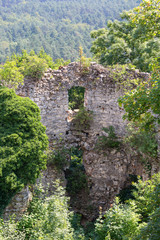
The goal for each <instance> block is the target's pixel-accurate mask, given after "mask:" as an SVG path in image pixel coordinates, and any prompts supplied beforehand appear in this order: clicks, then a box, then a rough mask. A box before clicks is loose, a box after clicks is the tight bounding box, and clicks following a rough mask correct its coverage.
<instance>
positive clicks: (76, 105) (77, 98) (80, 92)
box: [68, 86, 85, 110]
mask: <svg viewBox="0 0 160 240" xmlns="http://www.w3.org/2000/svg"><path fill="white" fill-rule="evenodd" d="M84 92H85V88H84V87H79V86H78V87H72V88H71V89H69V90H68V96H69V104H68V108H69V109H70V110H75V109H80V108H82V107H83V106H84Z"/></svg>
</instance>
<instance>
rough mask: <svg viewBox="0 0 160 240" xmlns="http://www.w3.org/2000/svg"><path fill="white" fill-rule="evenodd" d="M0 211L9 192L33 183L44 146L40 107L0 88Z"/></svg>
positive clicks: (40, 166) (42, 165)
mask: <svg viewBox="0 0 160 240" xmlns="http://www.w3.org/2000/svg"><path fill="white" fill-rule="evenodd" d="M0 113H1V114H0V211H2V209H3V208H4V207H5V206H6V205H7V204H8V201H9V200H10V199H11V198H12V196H13V195H14V194H15V193H17V192H18V191H20V190H21V189H22V188H23V187H24V186H25V185H27V184H28V183H34V182H35V181H36V179H37V178H38V176H39V174H40V171H41V170H42V169H44V168H45V165H46V156H45V154H44V151H45V150H46V148H47V146H48V138H47V136H46V134H45V127H44V126H43V125H42V123H41V122H40V119H41V118H40V110H39V108H38V107H37V105H36V104H35V103H33V102H32V101H31V100H30V99H29V98H22V97H19V96H17V95H16V94H15V92H14V91H13V90H10V89H7V88H2V87H1V88H0Z"/></svg>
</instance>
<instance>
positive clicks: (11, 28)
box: [0, 0, 141, 63]
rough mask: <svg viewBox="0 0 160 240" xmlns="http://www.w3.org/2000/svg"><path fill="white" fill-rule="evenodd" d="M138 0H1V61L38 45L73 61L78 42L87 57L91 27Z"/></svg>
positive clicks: (117, 13) (116, 17)
mask: <svg viewBox="0 0 160 240" xmlns="http://www.w3.org/2000/svg"><path fill="white" fill-rule="evenodd" d="M140 2H141V0H94V1H93V0H88V1H86V0H34V1H32V0H0V62H1V63H3V62H5V59H6V56H10V55H11V54H12V53H13V52H15V53H20V52H21V50H22V49H26V50H28V51H30V50H31V49H34V50H35V51H36V52H38V51H39V50H40V49H41V47H43V48H44V50H45V51H46V52H47V53H48V54H50V55H51V56H52V58H53V59H57V58H64V59H71V60H74V59H76V58H77V56H78V48H79V46H80V45H82V47H83V48H84V53H86V55H87V56H90V51H89V49H90V46H91V38H90V32H91V30H93V29H98V28H101V27H105V26H106V23H107V21H108V20H114V19H119V18H120V17H119V13H121V12H122V11H123V10H128V9H131V8H133V7H135V6H137V5H139V3H140Z"/></svg>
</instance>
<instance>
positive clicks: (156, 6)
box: [129, 0, 160, 41]
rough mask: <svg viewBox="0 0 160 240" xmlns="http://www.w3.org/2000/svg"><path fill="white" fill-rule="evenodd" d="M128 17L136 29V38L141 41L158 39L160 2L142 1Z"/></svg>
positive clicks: (159, 34) (156, 0)
mask: <svg viewBox="0 0 160 240" xmlns="http://www.w3.org/2000/svg"><path fill="white" fill-rule="evenodd" d="M133 10H134V12H133V11H132V12H130V14H129V17H130V20H131V22H132V24H133V25H134V26H135V27H136V32H135V35H136V38H141V39H142V40H143V41H145V40H147V39H151V38H153V37H160V20H159V18H160V0H143V2H142V3H141V4H140V5H139V6H138V7H136V8H134V9H133Z"/></svg>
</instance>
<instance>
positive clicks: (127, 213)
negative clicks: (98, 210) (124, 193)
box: [95, 198, 140, 240]
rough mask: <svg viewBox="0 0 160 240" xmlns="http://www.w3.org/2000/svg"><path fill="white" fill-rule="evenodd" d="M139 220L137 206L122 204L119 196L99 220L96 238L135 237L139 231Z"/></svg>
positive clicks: (108, 239)
mask: <svg viewBox="0 0 160 240" xmlns="http://www.w3.org/2000/svg"><path fill="white" fill-rule="evenodd" d="M139 220H140V215H139V214H137V213H136V211H135V206H134V205H132V206H128V205H122V204H120V203H119V200H118V198H117V199H116V201H115V203H114V205H113V206H112V207H111V208H110V209H109V210H108V211H106V213H105V214H104V216H103V217H102V215H100V217H99V219H98V220H97V223H96V228H95V231H96V235H97V237H96V239H97V240H126V239H128V240H129V239H134V237H136V235H138V232H139Z"/></svg>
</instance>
